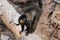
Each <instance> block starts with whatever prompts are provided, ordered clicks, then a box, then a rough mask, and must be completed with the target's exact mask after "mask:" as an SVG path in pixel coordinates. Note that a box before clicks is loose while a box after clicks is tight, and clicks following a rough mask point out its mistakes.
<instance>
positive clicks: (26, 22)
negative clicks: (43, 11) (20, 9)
mask: <svg viewBox="0 0 60 40" xmlns="http://www.w3.org/2000/svg"><path fill="white" fill-rule="evenodd" d="M18 22H19V24H18V25H21V28H22V30H21V32H23V31H24V28H25V26H26V35H28V34H29V32H30V23H29V20H27V17H26V15H25V14H22V15H21V16H20V17H19V19H18ZM21 32H20V33H21Z"/></svg>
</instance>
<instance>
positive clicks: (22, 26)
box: [20, 25, 24, 33]
mask: <svg viewBox="0 0 60 40" xmlns="http://www.w3.org/2000/svg"><path fill="white" fill-rule="evenodd" d="M21 29H22V30H21V32H23V31H24V25H21ZM21 32H20V33H21Z"/></svg>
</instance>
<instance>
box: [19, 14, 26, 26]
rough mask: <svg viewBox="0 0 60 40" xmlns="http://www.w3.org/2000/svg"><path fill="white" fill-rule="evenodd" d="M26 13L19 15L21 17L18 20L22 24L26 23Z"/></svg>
mask: <svg viewBox="0 0 60 40" xmlns="http://www.w3.org/2000/svg"><path fill="white" fill-rule="evenodd" d="M26 20H27V19H26V15H24V14H22V15H21V16H20V17H19V19H18V22H19V24H21V25H24V24H25V23H26Z"/></svg>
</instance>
